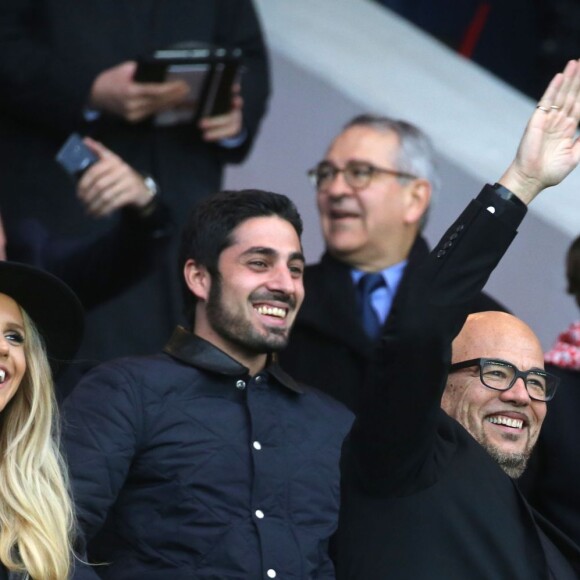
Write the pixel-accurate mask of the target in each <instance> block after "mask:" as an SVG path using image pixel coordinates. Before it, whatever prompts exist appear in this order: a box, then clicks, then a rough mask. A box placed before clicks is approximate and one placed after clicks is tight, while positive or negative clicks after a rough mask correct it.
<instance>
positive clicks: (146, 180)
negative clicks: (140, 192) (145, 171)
mask: <svg viewBox="0 0 580 580" xmlns="http://www.w3.org/2000/svg"><path fill="white" fill-rule="evenodd" d="M143 184H144V185H145V187H146V188H147V191H148V192H149V194H150V195H151V198H154V197H155V196H156V195H157V194H158V193H159V186H158V185H157V182H156V181H155V180H154V179H153V178H152V177H151V176H150V175H144V176H143Z"/></svg>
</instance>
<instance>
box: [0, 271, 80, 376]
mask: <svg viewBox="0 0 580 580" xmlns="http://www.w3.org/2000/svg"><path fill="white" fill-rule="evenodd" d="M0 293H1V294H6V295H7V296H10V298H12V299H13V300H14V301H15V302H17V303H18V304H19V306H21V307H22V308H23V309H24V310H25V311H26V313H27V314H28V316H30V318H31V319H32V320H33V322H34V324H35V325H36V327H37V329H38V331H39V332H40V334H41V336H42V338H43V339H44V343H45V345H46V351H47V355H48V359H49V362H50V364H51V366H52V368H53V370H54V369H56V368H57V367H58V366H59V365H60V363H62V362H66V361H70V360H71V359H72V358H73V357H74V355H75V353H76V351H77V349H78V347H79V345H80V341H81V338H82V335H83V329H84V311H83V307H82V305H81V303H80V301H79V299H78V298H77V296H76V294H75V293H74V292H73V291H72V290H71V289H70V288H69V287H68V286H67V285H66V284H65V283H64V282H63V281H62V280H59V279H58V278H57V277H55V276H53V275H52V274H49V273H48V272H44V271H43V270H39V269H38V268H34V267H32V266H28V265H27V264H20V263H16V262H1V261H0Z"/></svg>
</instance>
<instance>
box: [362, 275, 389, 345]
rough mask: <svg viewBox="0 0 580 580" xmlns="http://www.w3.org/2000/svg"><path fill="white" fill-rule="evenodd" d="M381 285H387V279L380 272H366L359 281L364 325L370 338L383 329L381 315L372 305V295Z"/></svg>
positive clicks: (373, 337)
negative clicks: (379, 315)
mask: <svg viewBox="0 0 580 580" xmlns="http://www.w3.org/2000/svg"><path fill="white" fill-rule="evenodd" d="M381 286H385V279H384V278H383V275H382V274H381V273H380V272H373V273H370V274H365V275H364V276H363V277H362V278H361V279H360V280H359V281H358V291H359V300H360V311H361V319H362V323H363V327H364V329H365V331H366V333H367V334H368V336H369V338H372V339H373V340H374V339H375V338H377V337H378V336H379V333H380V331H381V321H380V320H379V317H378V316H377V313H376V312H375V309H374V308H373V306H372V302H371V295H372V293H373V292H374V291H375V290H377V289H378V288H380V287H381Z"/></svg>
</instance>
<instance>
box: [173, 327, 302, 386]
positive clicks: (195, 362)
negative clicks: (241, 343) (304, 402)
mask: <svg viewBox="0 0 580 580" xmlns="http://www.w3.org/2000/svg"><path fill="white" fill-rule="evenodd" d="M163 352H165V353H166V354H168V355H170V356H171V357H173V358H175V359H177V360H179V361H181V362H183V363H185V364H187V365H190V366H193V367H196V368H199V369H203V370H205V371H209V372H212V373H216V374H219V375H225V376H229V377H235V376H240V375H243V376H247V375H248V374H249V370H248V368H247V367H245V366H244V365H242V364H241V363H239V362H238V361H237V360H235V359H233V358H232V357H231V356H229V355H228V354H226V353H225V352H224V351H223V350H220V349H219V348H217V347H216V346H214V345H213V344H212V343H211V342H208V341H207V340H204V339H203V338H201V337H199V336H197V335H195V334H193V333H191V332H189V331H187V330H186V329H185V328H183V327H182V326H178V327H177V328H176V329H175V330H174V331H173V334H172V335H171V338H170V339H169V342H168V343H167V344H166V345H165V347H164V348H163ZM264 371H265V372H267V373H268V374H269V375H270V376H271V377H273V378H274V379H275V380H276V382H278V383H279V384H280V385H282V386H283V387H286V388H287V389H290V390H291V391H294V392H295V393H300V394H302V393H304V389H303V388H302V387H301V386H300V385H299V384H298V383H297V382H296V381H295V380H294V379H293V378H292V377H291V376H290V375H288V374H287V373H286V372H285V371H284V370H282V368H281V367H280V366H279V365H278V363H277V357H276V354H275V353H273V354H271V355H270V356H269V357H268V363H267V366H266V368H265V369H264Z"/></svg>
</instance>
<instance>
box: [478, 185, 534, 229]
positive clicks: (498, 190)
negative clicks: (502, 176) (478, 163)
mask: <svg viewBox="0 0 580 580" xmlns="http://www.w3.org/2000/svg"><path fill="white" fill-rule="evenodd" d="M476 200H477V201H478V202H479V203H481V205H483V206H484V207H485V208H486V209H487V210H488V211H489V212H490V213H493V214H494V215H495V216H496V217H497V218H498V219H500V220H501V221H502V222H504V223H505V224H506V225H508V226H509V227H511V228H513V229H517V228H518V226H519V225H520V223H521V222H522V220H523V219H524V217H525V215H526V213H527V211H528V207H527V206H526V204H525V203H524V202H523V201H522V200H521V199H519V198H518V197H517V196H516V195H514V194H513V193H512V192H511V191H510V190H509V189H507V188H505V187H504V186H503V185H500V184H499V183H496V184H495V185H486V186H485V187H484V188H483V189H482V190H481V193H480V194H479V195H478V196H477V198H476Z"/></svg>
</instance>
